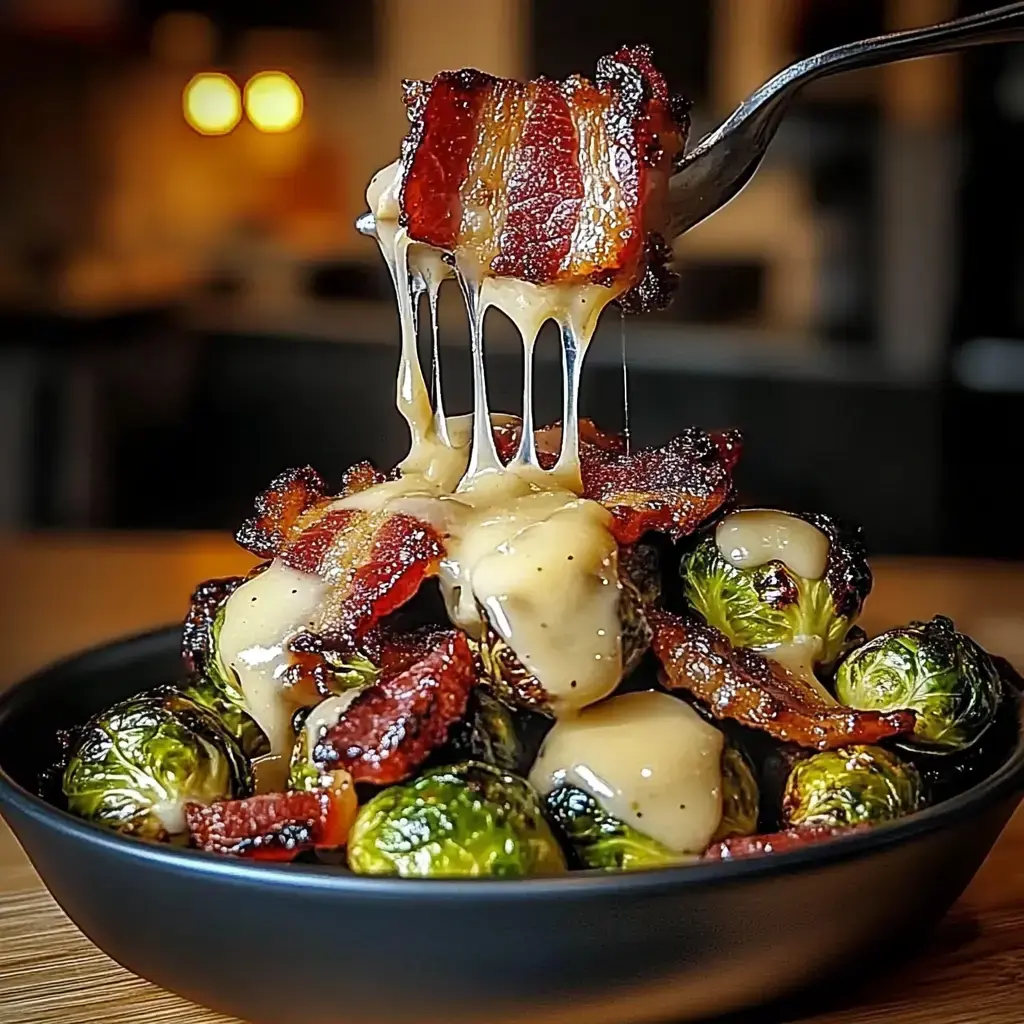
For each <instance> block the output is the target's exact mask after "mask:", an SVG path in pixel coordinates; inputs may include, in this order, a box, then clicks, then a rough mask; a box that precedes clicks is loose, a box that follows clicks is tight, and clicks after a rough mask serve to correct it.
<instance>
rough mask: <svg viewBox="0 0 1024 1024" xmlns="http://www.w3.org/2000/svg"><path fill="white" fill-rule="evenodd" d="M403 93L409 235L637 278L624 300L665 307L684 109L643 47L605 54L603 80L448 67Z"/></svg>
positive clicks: (546, 278)
mask: <svg viewBox="0 0 1024 1024" xmlns="http://www.w3.org/2000/svg"><path fill="white" fill-rule="evenodd" d="M405 102H406V106H407V108H408V114H409V120H410V122H411V128H410V131H409V134H408V136H407V138H406V140H405V142H404V143H403V147H402V166H403V177H402V194H401V205H402V214H403V218H404V223H405V225H406V227H407V228H408V231H409V234H410V236H411V237H412V238H414V239H417V240H419V241H422V242H427V243H429V244H430V245H434V246H437V247H439V248H442V249H446V250H448V251H451V252H455V253H457V254H460V255H463V256H466V257H468V258H472V259H473V260H474V261H475V262H477V263H478V264H479V265H481V266H483V267H485V268H487V269H488V270H489V271H490V272H491V273H493V274H496V275H498V276H505V277H515V278H519V279H521V280H525V281H530V282H533V283H535V284H546V283H551V282H555V281H593V282H596V283H601V284H606V285H611V284H612V283H613V282H619V283H620V285H621V288H620V290H622V289H625V288H631V287H633V286H634V285H639V287H637V288H636V289H635V292H634V294H632V295H631V296H630V297H629V298H628V299H626V304H627V305H629V307H630V308H633V309H636V308H645V309H647V308H660V307H661V306H663V305H666V304H667V300H668V298H670V291H671V287H673V286H674V279H673V275H671V274H670V273H668V272H667V271H666V270H665V266H666V264H667V260H668V258H669V257H670V255H671V254H670V253H669V252H668V251H667V247H666V246H665V245H664V242H663V240H661V237H660V235H659V233H658V232H659V228H660V227H661V225H662V223H663V222H664V220H665V210H664V205H665V193H666V191H667V182H668V176H669V174H670V173H671V171H672V169H673V167H674V165H675V161H676V159H677V158H678V157H679V155H680V154H681V153H682V150H683V146H684V145H685V141H686V133H687V131H688V129H689V116H688V113H687V107H686V104H685V103H684V102H683V101H681V100H678V99H675V98H673V97H671V96H670V95H669V93H668V89H667V87H666V85H665V80H664V79H663V78H662V76H661V74H660V73H659V72H658V70H657V69H656V68H655V67H654V65H653V63H652V60H651V51H650V49H649V48H648V47H646V46H637V47H623V48H622V49H620V50H619V51H617V52H616V53H614V54H612V55H610V56H607V57H602V58H601V60H599V61H598V64H597V76H596V81H595V82H591V81H589V80H588V79H586V78H583V77H581V76H579V75H574V76H572V77H570V78H569V79H567V80H566V81H564V82H554V81H551V80H549V79H545V78H538V79H535V80H533V81H531V82H527V83H525V84H523V83H520V82H515V81H511V80H508V79H499V78H494V77H492V76H490V75H486V74H483V73H482V72H479V71H475V70H472V69H465V70H462V71H445V72H442V73H441V74H439V75H437V76H435V78H434V79H433V80H432V81H431V82H429V83H428V82H407V83H405ZM649 270H650V272H651V274H653V277H651V276H649V273H648V272H649Z"/></svg>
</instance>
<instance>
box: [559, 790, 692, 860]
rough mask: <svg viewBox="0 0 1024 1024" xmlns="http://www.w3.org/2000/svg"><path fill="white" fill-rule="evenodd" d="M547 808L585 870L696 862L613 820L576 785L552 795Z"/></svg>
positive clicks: (616, 819)
mask: <svg viewBox="0 0 1024 1024" xmlns="http://www.w3.org/2000/svg"><path fill="white" fill-rule="evenodd" d="M547 809H548V813H549V814H550V816H551V818H552V820H553V821H554V822H555V824H556V825H557V826H558V827H559V829H560V830H561V832H562V834H563V835H564V836H565V840H566V843H567V845H568V846H569V848H570V849H571V850H572V852H573V854H574V855H575V858H576V860H577V861H578V862H579V864H580V866H581V867H584V868H594V869H597V870H602V871H639V870H641V869H643V868H661V867H666V866H668V865H671V864H683V863H686V862H687V861H690V860H693V857H692V856H689V855H687V854H681V853H675V852H674V851H672V850H670V849H669V848H668V847H667V846H664V845H662V844H661V843H659V842H658V841H657V840H656V839H652V838H651V837H650V836H647V835H644V834H643V833H642V832H638V831H637V830H636V829H635V828H633V827H632V826H631V825H627V824H626V823H625V822H624V821H621V820H620V819H619V818H615V817H613V816H612V815H610V814H609V813H608V812H607V811H605V810H604V809H603V808H602V807H601V805H600V804H599V803H598V802H597V801H596V800H595V799H594V798H593V797H592V796H591V795H590V794H589V793H585V792H584V791H583V790H582V789H577V788H576V787H575V786H562V787H560V788H559V789H556V790H553V791H552V792H551V793H549V794H548V798H547Z"/></svg>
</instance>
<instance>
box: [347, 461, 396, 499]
mask: <svg viewBox="0 0 1024 1024" xmlns="http://www.w3.org/2000/svg"><path fill="white" fill-rule="evenodd" d="M387 479H388V474H387V473H382V472H381V471H380V470H379V469H377V467H376V466H375V465H374V464H373V463H372V462H367V461H366V460H364V461H363V462H357V463H356V464H355V465H354V466H349V468H348V469H346V470H345V472H344V474H343V475H342V478H341V493H340V494H339V495H338V497H339V498H343V497H345V496H346V495H349V494H358V493H359V492H360V491H365V490H367V489H368V488H370V487H374V486H375V485H376V484H382V483H384V482H385V481H386V480H387Z"/></svg>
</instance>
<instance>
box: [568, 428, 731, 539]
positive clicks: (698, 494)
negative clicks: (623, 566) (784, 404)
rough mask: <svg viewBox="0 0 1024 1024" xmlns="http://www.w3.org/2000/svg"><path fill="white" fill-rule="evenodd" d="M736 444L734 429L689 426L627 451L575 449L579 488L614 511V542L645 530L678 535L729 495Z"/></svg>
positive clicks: (698, 523) (691, 529)
mask: <svg viewBox="0 0 1024 1024" xmlns="http://www.w3.org/2000/svg"><path fill="white" fill-rule="evenodd" d="M740 450H741V441H740V435H739V433H738V432H736V431H726V432H723V433H719V434H709V433H707V432H705V431H703V430H700V429H699V428H697V427H689V428H687V429H686V430H684V431H683V432H682V433H681V434H680V435H679V436H678V437H676V438H674V439H673V440H672V441H670V442H669V443H668V444H666V445H663V446H662V447H660V448H643V449H641V450H640V451H636V452H632V453H630V454H628V455H626V454H620V455H609V454H608V453H606V452H600V453H599V454H598V453H596V452H594V451H593V450H591V451H589V452H588V453H587V454H586V455H584V453H583V452H582V451H581V453H580V469H581V472H582V476H583V494H584V496H585V497H587V498H593V499H595V500H596V501H599V502H601V504H602V505H604V506H605V507H606V508H607V509H609V511H610V512H611V513H612V515H613V516H614V517H615V522H614V525H613V526H612V532H613V533H614V534H615V537H616V539H617V540H618V542H619V543H620V544H635V543H636V542H637V541H638V540H639V539H640V538H641V537H642V536H643V535H644V534H645V533H647V532H648V531H651V530H654V531H657V532H659V533H667V534H669V535H670V536H671V537H673V538H675V539H678V538H680V537H685V536H687V535H688V534H691V533H693V532H694V530H696V529H697V528H698V527H699V526H701V525H702V524H704V523H706V522H707V520H708V519H710V518H711V516H713V515H714V514H715V513H716V512H718V511H719V510H720V509H722V507H723V506H724V505H725V504H726V503H727V502H728V501H729V500H730V499H731V498H732V495H733V483H732V467H733V465H735V463H736V461H737V459H738V458H739V453H740Z"/></svg>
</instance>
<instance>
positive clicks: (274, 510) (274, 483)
mask: <svg viewBox="0 0 1024 1024" xmlns="http://www.w3.org/2000/svg"><path fill="white" fill-rule="evenodd" d="M326 490H327V486H326V485H325V484H324V482H323V480H322V478H321V477H320V474H319V473H318V472H317V471H316V470H315V469H313V468H312V466H303V467H302V468H301V469H286V470H285V471H284V472H283V473H281V474H280V475H279V476H276V477H274V479H273V480H271V482H270V486H269V487H268V488H267V489H266V490H265V491H264V492H263V493H262V494H259V495H257V497H256V514H255V515H254V516H250V517H249V518H248V519H246V520H245V522H243V523H242V525H241V526H240V527H239V528H238V532H237V533H236V534H235V540H236V541H238V543H239V544H241V546H242V547H243V548H245V549H246V551H251V552H252V553H253V554H254V555H256V556H258V557H259V558H273V557H274V556H275V555H277V554H280V552H281V549H282V548H283V547H284V546H285V544H287V543H288V541H290V540H291V539H292V538H293V537H294V536H295V535H296V534H297V533H298V532H299V530H300V529H301V524H302V522H303V515H304V513H306V512H308V511H309V510H310V509H311V508H313V507H314V506H316V505H318V504H319V503H320V502H322V501H323V498H324V494H325V492H326Z"/></svg>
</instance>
